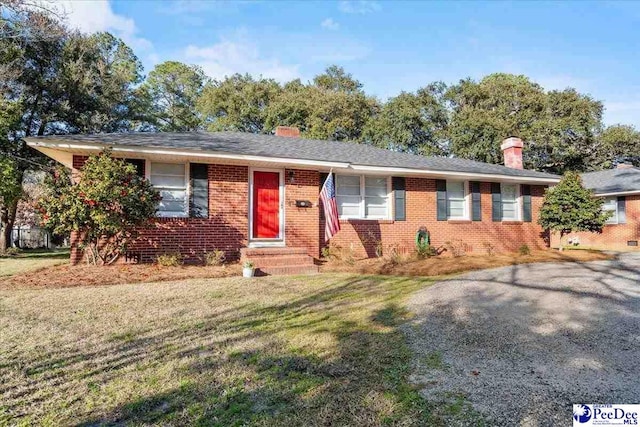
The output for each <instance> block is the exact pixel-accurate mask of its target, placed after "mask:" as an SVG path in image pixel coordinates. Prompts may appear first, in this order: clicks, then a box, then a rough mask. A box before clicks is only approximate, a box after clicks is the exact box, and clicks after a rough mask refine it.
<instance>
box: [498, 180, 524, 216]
mask: <svg viewBox="0 0 640 427" xmlns="http://www.w3.org/2000/svg"><path fill="white" fill-rule="evenodd" d="M518 193H519V191H518V185H517V184H502V219H503V220H506V221H517V220H519V219H520V209H519V204H518V197H519V196H520V195H519V194H518Z"/></svg>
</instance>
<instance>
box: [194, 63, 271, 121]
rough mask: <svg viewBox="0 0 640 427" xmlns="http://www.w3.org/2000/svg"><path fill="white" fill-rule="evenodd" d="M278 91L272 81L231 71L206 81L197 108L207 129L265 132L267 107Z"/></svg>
mask: <svg viewBox="0 0 640 427" xmlns="http://www.w3.org/2000/svg"><path fill="white" fill-rule="evenodd" d="M281 90H282V88H281V87H280V85H279V84H278V83H277V82H276V81H275V80H272V79H262V78H260V79H257V80H256V79H254V78H253V77H251V76H250V75H248V74H245V75H242V74H234V75H233V76H231V77H228V78H226V79H224V80H221V81H213V82H211V83H209V84H207V85H206V86H205V88H204V89H203V91H202V96H201V97H200V99H199V100H198V104H197V108H198V111H199V112H200V114H202V116H203V119H204V122H205V125H206V127H207V129H208V130H210V131H222V130H225V131H238V132H251V133H266V132H268V130H267V129H265V119H266V116H267V107H268V106H269V104H270V103H271V102H272V101H273V99H275V97H276V96H277V95H278V93H280V91H281Z"/></svg>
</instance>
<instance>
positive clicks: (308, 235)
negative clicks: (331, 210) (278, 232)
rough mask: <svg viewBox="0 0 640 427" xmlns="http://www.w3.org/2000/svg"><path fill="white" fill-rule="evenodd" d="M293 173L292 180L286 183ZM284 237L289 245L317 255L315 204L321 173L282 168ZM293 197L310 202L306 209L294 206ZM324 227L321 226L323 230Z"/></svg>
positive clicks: (317, 224)
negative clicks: (283, 172) (283, 178)
mask: <svg viewBox="0 0 640 427" xmlns="http://www.w3.org/2000/svg"><path fill="white" fill-rule="evenodd" d="M291 172H293V183H291V182H289V181H290V180H289V177H290V173H291ZM284 176H285V239H286V245H287V246H290V247H304V248H307V251H308V253H309V255H311V256H312V257H316V258H317V257H318V256H319V254H320V240H319V239H318V230H319V228H320V208H319V206H318V195H319V189H318V187H319V181H320V173H319V172H317V171H307V170H297V169H287V170H286V171H285V175H284ZM296 200H306V201H310V202H311V207H309V208H298V207H296ZM323 230H324V229H323Z"/></svg>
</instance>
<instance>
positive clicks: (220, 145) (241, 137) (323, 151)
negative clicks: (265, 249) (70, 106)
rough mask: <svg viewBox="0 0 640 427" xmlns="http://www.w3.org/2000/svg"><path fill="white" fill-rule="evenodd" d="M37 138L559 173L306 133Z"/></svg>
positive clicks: (530, 174)
mask: <svg viewBox="0 0 640 427" xmlns="http://www.w3.org/2000/svg"><path fill="white" fill-rule="evenodd" d="M37 139H44V140H47V139H55V140H62V141H65V142H78V143H83V142H84V143H86V142H93V143H101V144H107V145H111V144H117V145H124V146H136V147H157V148H173V149H176V148H177V149H186V150H201V151H213V152H222V153H229V154H245V155H254V156H265V157H280V158H288V159H305V160H316V161H327V162H345V163H351V164H354V165H362V166H382V167H400V168H410V169H428V170H433V171H447V172H466V173H478V174H498V175H506V176H514V177H530V178H544V179H557V178H559V177H558V176H556V175H552V174H548V173H542V172H536V171H531V170H518V169H511V168H507V167H504V166H500V165H492V164H487V163H482V162H475V161H472V160H465V159H455V158H445V157H425V156H419V155H414V154H409V153H399V152H395V151H390V150H385V149H381V148H376V147H372V146H369V145H364V144H356V143H349V142H338V141H321V140H314V139H306V138H285V137H280V136H274V135H260V134H251V133H242V132H177V133H170V132H166V133H164V132H163V133H146V132H132V133H111V134H95V135H61V136H46V137H40V138H37Z"/></svg>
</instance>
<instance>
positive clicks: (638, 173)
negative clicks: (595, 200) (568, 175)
mask: <svg viewBox="0 0 640 427" xmlns="http://www.w3.org/2000/svg"><path fill="white" fill-rule="evenodd" d="M582 183H583V184H584V186H585V187H587V188H590V189H592V190H594V191H595V192H596V194H608V193H626V192H629V191H638V192H640V169H638V168H621V169H608V170H604V171H598V172H588V173H583V174H582Z"/></svg>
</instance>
